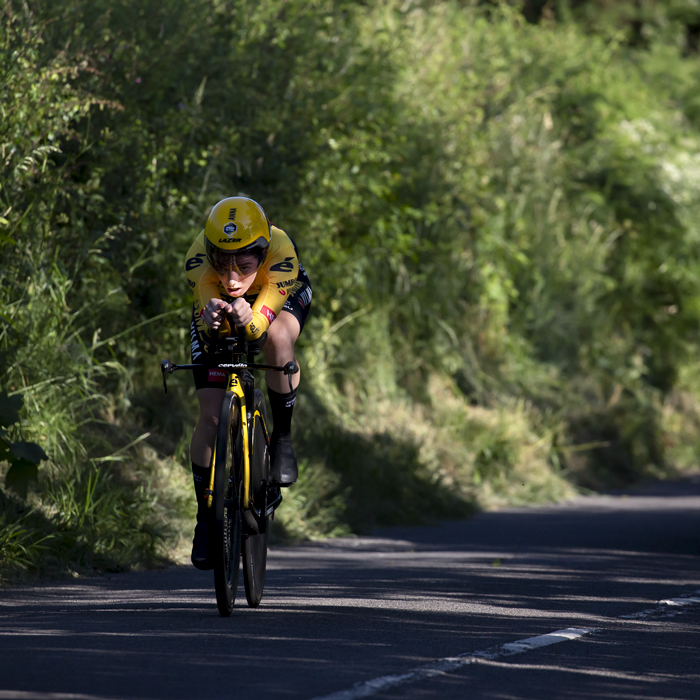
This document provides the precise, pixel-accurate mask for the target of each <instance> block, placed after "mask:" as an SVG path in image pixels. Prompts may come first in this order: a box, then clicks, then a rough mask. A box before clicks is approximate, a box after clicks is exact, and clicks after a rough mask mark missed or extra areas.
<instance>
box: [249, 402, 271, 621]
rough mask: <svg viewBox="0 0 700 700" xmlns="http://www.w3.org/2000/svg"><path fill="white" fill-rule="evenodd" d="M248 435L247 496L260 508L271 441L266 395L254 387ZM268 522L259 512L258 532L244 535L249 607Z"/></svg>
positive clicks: (259, 585)
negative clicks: (268, 431) (248, 486)
mask: <svg viewBox="0 0 700 700" xmlns="http://www.w3.org/2000/svg"><path fill="white" fill-rule="evenodd" d="M249 435H250V442H251V448H250V490H249V500H250V503H251V504H252V506H253V508H255V509H256V510H257V511H261V510H262V508H264V507H265V496H266V494H265V491H266V484H267V482H268V481H269V479H270V441H269V438H268V435H267V411H266V410H265V397H264V396H263V393H262V391H261V390H260V389H256V390H255V401H254V406H253V415H252V421H251V425H250V426H249ZM263 482H264V483H263ZM269 526H270V522H269V518H268V517H266V516H265V514H264V513H261V518H260V524H259V534H250V533H249V534H247V535H245V536H244V539H243V581H244V583H245V595H246V599H247V600H248V605H249V606H250V607H251V608H257V607H258V605H260V599H261V598H262V594H263V588H264V587H265V570H266V567H267V532H268V528H269Z"/></svg>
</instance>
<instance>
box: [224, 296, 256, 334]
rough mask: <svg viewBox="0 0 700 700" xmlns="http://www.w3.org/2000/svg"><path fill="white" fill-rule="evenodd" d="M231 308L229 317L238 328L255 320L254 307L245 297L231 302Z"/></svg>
mask: <svg viewBox="0 0 700 700" xmlns="http://www.w3.org/2000/svg"><path fill="white" fill-rule="evenodd" d="M229 309H230V311H229V312H228V313H229V317H230V318H231V320H232V321H233V322H234V323H235V324H236V326H238V328H243V327H244V326H247V325H248V324H249V323H250V322H251V321H252V320H253V309H252V307H251V306H250V304H249V303H248V302H247V301H246V300H245V299H244V298H243V297H240V298H239V299H236V301H234V302H233V304H229Z"/></svg>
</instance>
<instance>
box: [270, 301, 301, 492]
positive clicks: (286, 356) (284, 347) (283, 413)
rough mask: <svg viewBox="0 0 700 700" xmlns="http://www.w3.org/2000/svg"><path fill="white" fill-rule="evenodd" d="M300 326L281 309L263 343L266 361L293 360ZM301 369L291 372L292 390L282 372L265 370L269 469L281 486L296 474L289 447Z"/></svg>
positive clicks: (273, 478) (295, 478) (283, 361)
mask: <svg viewBox="0 0 700 700" xmlns="http://www.w3.org/2000/svg"><path fill="white" fill-rule="evenodd" d="M300 332H301V326H300V324H299V321H298V320H297V319H296V318H295V317H294V315H293V314H291V313H288V312H287V311H284V310H283V311H282V312H281V313H280V315H279V316H278V317H277V318H276V319H275V320H274V321H273V322H272V324H271V325H270V328H269V329H268V332H267V341H266V343H265V347H264V352H265V361H266V362H267V363H268V364H270V365H277V366H280V365H285V364H286V363H287V362H290V361H292V360H294V359H295V357H294V343H295V342H296V340H297V338H298V337H299V333H300ZM299 380H300V372H299V373H297V374H294V375H292V390H291V391H290V390H289V377H288V376H287V375H284V374H282V373H281V372H275V371H273V370H268V371H267V373H266V374H265V382H266V384H267V396H268V398H269V400H270V409H271V410H272V425H273V430H272V439H271V445H270V447H271V451H272V468H271V470H270V478H271V480H272V481H274V482H277V483H279V484H280V485H282V486H289V485H291V484H293V483H294V482H295V481H296V480H297V476H298V474H299V472H298V469H297V461H296V456H295V455H294V449H293V447H292V411H293V410H294V404H295V402H296V396H297V387H298V386H299Z"/></svg>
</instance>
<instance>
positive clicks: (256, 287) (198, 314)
mask: <svg viewBox="0 0 700 700" xmlns="http://www.w3.org/2000/svg"><path fill="white" fill-rule="evenodd" d="M185 274H186V275H187V282H188V284H189V285H190V288H191V289H192V297H193V308H192V323H191V328H190V341H191V351H192V362H195V363H199V362H202V361H205V356H206V353H207V350H208V343H209V337H208V335H207V331H208V329H207V327H206V326H205V324H204V322H203V321H202V313H203V310H204V307H205V306H206V305H207V304H208V303H209V301H210V300H211V299H223V300H224V301H226V302H229V303H231V302H233V301H235V298H234V297H232V296H230V295H229V294H228V293H227V292H226V289H225V287H224V286H223V285H222V284H221V280H220V279H219V276H218V275H217V273H216V271H215V270H214V268H213V267H212V266H211V265H210V264H209V262H208V260H207V254H206V249H205V244H204V231H202V232H201V233H200V234H199V236H197V238H196V239H195V241H194V243H192V245H191V246H190V249H189V250H188V251H187V257H186V260H185ZM311 296H312V291H311V285H310V283H309V279H308V277H307V276H306V273H305V271H304V268H303V267H302V266H301V265H300V264H299V259H298V257H297V252H296V249H295V246H294V243H293V242H292V240H291V239H290V238H289V236H287V234H286V233H285V232H284V231H282V230H281V229H279V228H277V227H276V226H272V227H271V228H270V245H269V247H268V249H267V256H266V257H265V261H264V262H263V264H262V265H261V266H260V268H259V269H258V272H257V274H256V275H255V280H254V281H253V284H252V285H251V286H250V289H248V291H247V292H246V293H245V295H244V299H245V300H246V301H247V302H248V303H249V304H251V306H252V308H253V320H252V321H251V322H250V323H249V324H248V326H246V335H247V336H248V338H249V339H250V340H255V339H257V338H259V337H260V336H261V335H262V334H263V333H264V332H265V331H266V330H267V329H268V328H269V326H270V324H271V323H272V322H273V321H274V320H275V318H277V316H278V315H279V314H280V312H281V311H282V309H283V308H284V310H285V311H289V312H290V313H292V314H294V316H295V317H296V318H297V320H298V321H299V325H300V326H301V327H302V328H303V326H304V321H305V320H306V316H307V314H308V312H309V306H310V305H311ZM220 333H222V334H225V333H230V327H229V324H228V322H225V323H224V324H222V326H221V329H220ZM219 374H225V373H219V372H215V371H210V372H209V375H210V376H209V377H208V381H203V380H204V379H205V376H206V375H205V376H200V377H198V376H197V373H195V383H196V385H197V388H198V389H199V388H202V386H206V385H208V384H209V383H213V384H219V383H220V380H221V377H220V376H219ZM224 381H225V379H224ZM200 384H201V385H202V386H200Z"/></svg>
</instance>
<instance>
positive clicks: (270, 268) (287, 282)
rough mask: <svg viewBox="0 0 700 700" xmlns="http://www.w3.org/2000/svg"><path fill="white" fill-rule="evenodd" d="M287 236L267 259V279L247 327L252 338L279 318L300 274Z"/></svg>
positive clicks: (265, 268) (256, 336)
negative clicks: (281, 244)
mask: <svg viewBox="0 0 700 700" xmlns="http://www.w3.org/2000/svg"><path fill="white" fill-rule="evenodd" d="M285 238H286V240H287V241H288V243H286V242H285V244H284V245H283V246H281V247H280V249H279V250H278V251H276V252H275V254H274V255H273V256H272V257H271V259H270V260H266V261H265V266H264V270H263V272H264V274H265V276H266V279H265V282H264V283H263V287H262V289H261V290H260V293H259V294H258V298H257V299H256V300H255V302H254V304H253V320H252V322H251V323H250V324H249V325H248V327H247V329H246V330H247V335H248V338H250V339H251V340H255V339H256V338H259V337H260V336H261V335H262V334H263V333H264V332H265V331H266V330H267V329H268V328H269V327H270V324H271V323H272V322H273V321H274V320H275V319H276V318H277V316H278V315H279V313H280V311H282V307H283V306H284V302H285V301H287V294H288V293H289V291H290V290H291V289H292V287H293V285H294V282H295V281H296V278H297V275H298V274H299V260H298V259H297V255H296V252H295V251H294V246H293V244H292V242H291V241H290V240H289V238H287V237H286V236H285Z"/></svg>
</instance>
